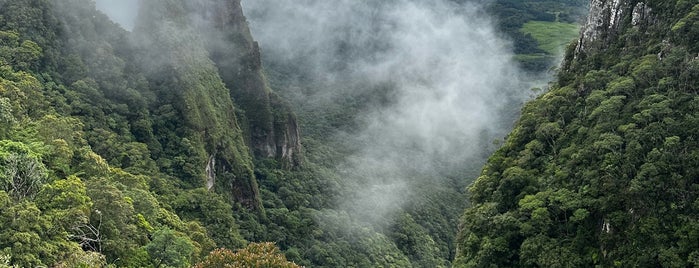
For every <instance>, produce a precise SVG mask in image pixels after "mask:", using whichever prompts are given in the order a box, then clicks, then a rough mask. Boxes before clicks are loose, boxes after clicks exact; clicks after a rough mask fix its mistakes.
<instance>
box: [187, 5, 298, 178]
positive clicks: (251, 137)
mask: <svg viewBox="0 0 699 268" xmlns="http://www.w3.org/2000/svg"><path fill="white" fill-rule="evenodd" d="M196 2H197V3H199V5H200V6H199V7H198V8H197V9H195V10H197V11H198V12H199V16H200V17H201V18H202V20H201V21H200V24H199V25H198V27H200V28H201V32H202V33H205V34H207V35H208V37H207V38H206V40H207V49H208V50H209V52H210V53H211V57H212V59H213V60H214V62H215V63H216V66H217V67H218V68H219V71H220V74H221V78H222V79H223V81H224V82H225V84H226V86H227V87H228V89H229V90H230V92H231V96H232V97H233V100H234V102H235V103H236V105H237V106H238V107H240V108H241V109H242V110H243V113H241V117H243V120H242V121H243V124H244V126H243V128H244V129H245V130H247V131H246V132H247V133H246V134H247V135H248V137H247V140H248V143H249V144H250V147H251V149H252V152H253V153H254V155H255V156H257V157H270V158H276V159H277V160H279V161H280V162H282V164H283V166H286V167H294V166H297V165H299V159H300V155H299V154H300V152H301V144H300V142H299V138H298V136H299V132H298V127H297V124H296V117H295V115H294V114H293V113H292V112H291V109H290V108H289V106H288V105H287V104H285V103H284V102H282V101H281V100H280V99H279V97H278V96H276V94H275V93H274V92H272V91H271V90H270V88H269V86H268V83H267V80H266V78H265V77H264V75H263V72H262V61H261V57H260V48H259V46H258V44H257V42H255V41H253V39H252V36H251V34H250V29H249V28H248V23H247V20H246V18H245V16H244V15H243V11H242V7H241V5H240V1H223V0H208V1H196ZM195 4H196V3H195Z"/></svg>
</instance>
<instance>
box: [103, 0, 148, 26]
mask: <svg viewBox="0 0 699 268" xmlns="http://www.w3.org/2000/svg"><path fill="white" fill-rule="evenodd" d="M139 2H140V0H95V5H96V6H97V9H99V10H100V11H102V12H103V13H105V14H107V15H108V16H109V17H110V18H111V19H112V20H113V21H114V22H116V23H118V24H119V25H121V27H122V28H124V29H126V30H129V31H131V30H132V29H133V27H134V22H135V21H136V17H137V16H138V5H139Z"/></svg>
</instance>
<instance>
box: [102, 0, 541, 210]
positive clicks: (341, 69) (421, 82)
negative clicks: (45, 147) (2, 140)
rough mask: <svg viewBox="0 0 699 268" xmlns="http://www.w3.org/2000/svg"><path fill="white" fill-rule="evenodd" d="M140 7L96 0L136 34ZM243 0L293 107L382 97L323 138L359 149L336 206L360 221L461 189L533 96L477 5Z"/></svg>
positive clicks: (440, 0) (132, 0) (345, 171)
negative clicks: (437, 190) (425, 197)
mask: <svg viewBox="0 0 699 268" xmlns="http://www.w3.org/2000/svg"><path fill="white" fill-rule="evenodd" d="M137 5H138V0H129V1H125V0H97V1H96V6H97V7H98V9H100V10H101V11H102V12H104V13H106V14H107V15H109V16H110V17H111V18H112V20H114V21H115V22H117V23H119V24H120V25H122V26H123V27H124V28H125V29H127V30H131V29H133V23H134V21H135V17H136V13H137V10H138V7H137ZM242 5H243V9H244V12H245V14H246V16H247V18H248V20H249V23H250V28H251V30H252V34H253V37H254V38H255V40H257V41H258V42H259V44H260V47H261V50H262V55H263V57H264V61H265V64H266V65H267V69H268V70H273V71H274V72H275V73H282V74H283V75H284V76H285V78H284V79H286V80H285V81H283V82H284V83H285V85H284V86H285V88H281V89H280V90H283V91H284V92H283V93H284V95H285V96H287V97H290V98H291V99H293V101H292V102H293V103H294V104H295V105H296V107H295V108H296V109H298V110H303V109H309V107H316V108H315V111H320V112H321V113H322V112H323V111H325V110H326V108H327V109H330V108H328V107H338V106H339V104H338V103H340V102H343V101H346V100H347V99H353V98H357V99H360V97H364V98H366V97H367V96H369V97H375V98H377V99H380V100H378V101H372V104H371V105H366V106H364V107H362V108H361V109H360V110H359V111H357V112H356V114H355V115H354V118H352V119H349V120H354V121H353V122H345V123H346V125H351V126H353V127H352V128H351V129H343V130H342V131H333V132H328V133H326V134H327V135H331V137H329V139H330V140H334V141H336V142H337V144H340V145H341V146H344V147H345V148H350V150H349V151H350V152H351V153H350V154H349V155H348V156H346V157H345V158H344V159H343V160H342V161H340V163H339V164H337V166H335V167H334V169H335V171H336V172H337V173H338V174H339V175H340V176H341V177H342V180H343V184H344V185H345V186H347V187H345V188H344V189H347V190H346V191H345V192H344V193H343V194H342V195H341V196H340V197H338V198H339V199H340V200H337V203H338V204H339V206H340V209H343V210H345V211H347V212H349V213H350V214H351V215H353V216H355V217H356V219H357V220H359V221H366V222H367V223H374V222H377V221H385V219H387V218H390V216H391V214H392V212H395V211H396V210H398V209H399V208H401V206H402V205H403V204H404V203H405V202H406V201H408V200H415V199H420V195H424V194H426V193H430V192H429V191H420V190H421V189H420V188H423V187H424V186H428V187H452V188H453V187H459V189H453V191H455V192H456V191H463V190H464V189H463V186H465V185H466V183H467V182H469V180H471V179H474V178H475V176H477V174H478V173H479V172H480V168H481V167H482V164H483V163H484V161H485V159H486V158H487V156H488V155H489V154H490V153H492V151H493V150H494V149H495V147H496V146H495V145H494V141H498V140H502V139H503V138H504V136H505V135H506V134H507V133H508V132H509V130H510V127H511V126H512V124H513V123H514V120H515V119H516V114H517V111H519V108H520V106H521V104H522V102H523V101H524V100H526V99H527V98H528V97H530V91H529V90H528V88H530V87H531V86H532V85H533V83H532V82H531V81H526V80H524V79H523V78H522V76H521V75H520V74H519V70H518V69H517V67H516V66H517V65H516V64H515V63H514V62H513V61H512V54H511V51H510V49H509V46H510V44H509V43H508V42H507V41H506V40H503V39H501V38H500V37H499V36H500V35H498V34H497V33H496V31H495V29H494V28H493V23H492V21H491V20H490V18H489V17H488V16H487V14H485V12H484V10H483V7H482V6H480V5H479V4H476V3H475V1H474V3H466V4H456V3H454V2H453V1H448V0H435V1H427V0H385V1H353V0H336V1H327V0H325V1H324V0H293V1H292V0H243V1H242ZM340 107H341V106H340ZM453 178H457V179H458V180H459V181H460V182H461V183H456V184H453V183H451V182H453V181H451V180H452V179H453ZM432 193H434V192H432ZM458 201H464V202H465V200H455V202H458Z"/></svg>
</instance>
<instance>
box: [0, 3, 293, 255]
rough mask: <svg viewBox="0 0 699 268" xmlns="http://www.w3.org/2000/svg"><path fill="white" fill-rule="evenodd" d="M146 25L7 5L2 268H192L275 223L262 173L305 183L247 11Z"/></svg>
mask: <svg viewBox="0 0 699 268" xmlns="http://www.w3.org/2000/svg"><path fill="white" fill-rule="evenodd" d="M140 10H141V14H140V15H139V18H138V21H137V23H136V26H135V29H134V31H133V32H127V31H125V30H123V29H122V28H120V27H119V26H118V25H117V24H115V23H113V22H111V21H110V20H109V18H108V17H107V16H106V15H104V14H102V13H101V12H98V11H97V10H96V8H95V4H94V2H93V1H89V0H68V1H49V0H16V1H15V0H3V1H0V45H1V48H0V66H2V67H0V68H2V74H0V104H1V105H0V106H1V107H2V109H0V111H1V114H2V121H1V122H0V124H1V127H0V129H1V130H0V140H1V141H0V144H1V145H0V171H1V172H0V178H1V180H0V182H1V184H0V185H1V186H2V188H0V200H1V201H0V203H1V205H2V206H1V207H2V211H1V212H0V222H1V225H2V226H3V227H2V229H1V230H0V256H1V257H2V261H0V265H14V266H18V267H33V266H42V265H47V266H59V267H76V266H84V267H99V266H106V264H107V263H109V264H110V265H116V266H125V267H148V266H154V267H157V266H162V265H167V266H176V267H185V266H190V265H192V264H194V263H195V262H197V261H200V260H203V259H204V257H206V256H207V255H208V254H209V252H211V251H212V250H213V249H214V248H216V247H226V248H231V249H238V248H243V247H245V246H246V245H247V244H248V242H247V241H246V240H245V239H244V238H243V235H241V231H240V230H239V229H238V223H237V222H239V221H238V220H236V218H235V216H238V217H249V218H248V219H249V221H251V222H257V221H265V220H266V216H265V210H264V208H263V204H262V201H261V200H262V198H261V193H260V188H259V183H258V179H257V176H256V174H255V161H263V160H264V161H266V163H267V165H269V166H273V167H274V168H275V169H278V170H280V171H279V172H285V171H287V170H292V169H297V168H298V167H299V165H300V163H301V159H302V155H301V145H300V139H299V134H298V127H297V125H296V118H295V115H294V114H293V112H291V110H290V108H289V107H288V106H287V105H286V104H285V103H284V101H283V100H281V99H280V98H279V97H277V96H276V95H275V93H274V92H272V90H271V89H270V88H269V86H267V82H266V79H265V77H264V76H263V74H262V72H261V66H260V59H259V50H258V48H257V46H256V45H255V43H254V42H253V41H252V39H251V37H250V34H249V30H247V24H246V22H245V19H244V17H243V16H242V13H241V8H240V3H239V2H237V1H225V2H224V1H199V2H195V1H158V2H155V1H153V2H150V1H148V2H145V1H144V2H143V3H142V6H141V8H140ZM214 59H216V60H214ZM222 59H225V61H224V60H222ZM236 211H237V212H236ZM234 215H235V216H234ZM240 221H243V220H240ZM249 245H250V250H251V252H253V253H250V254H252V255H254V254H258V253H262V252H270V254H272V255H274V254H278V252H275V251H274V250H278V249H276V248H275V247H274V246H272V247H271V248H270V247H269V246H267V245H260V246H258V245H257V244H255V243H250V244H249ZM241 252H242V251H241ZM254 252H257V253H254ZM220 254H223V255H225V254H226V252H223V253H220ZM241 254H242V253H241ZM265 254H266V253H265ZM240 256H241V257H242V258H245V257H246V255H240ZM270 256H271V255H270ZM282 257H283V256H282ZM279 260H283V261H286V259H285V258H281V259H277V261H279Z"/></svg>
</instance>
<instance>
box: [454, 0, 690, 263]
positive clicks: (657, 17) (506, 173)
mask: <svg viewBox="0 0 699 268" xmlns="http://www.w3.org/2000/svg"><path fill="white" fill-rule="evenodd" d="M590 6H591V9H590V16H589V18H588V20H587V23H586V24H585V26H584V27H583V30H582V34H581V36H580V39H579V41H578V42H577V43H575V44H572V45H571V46H569V47H568V49H567V51H566V54H565V60H564V64H563V66H562V68H561V71H560V73H559V74H558V78H557V80H556V81H555V83H554V85H553V86H552V88H551V89H550V90H549V91H548V92H547V93H545V94H544V95H542V96H540V97H538V98H537V99H536V100H533V101H531V102H529V103H527V104H526V106H525V107H524V109H523V111H522V117H521V118H520V119H519V121H518V123H517V125H516V126H515V129H514V131H512V133H510V135H509V136H508V138H507V140H506V142H505V143H504V145H503V146H502V148H500V149H499V150H498V151H497V152H496V153H495V154H494V155H493V156H491V157H490V159H489V160H488V163H487V164H486V166H485V168H484V169H483V171H482V173H481V175H480V177H479V178H478V179H477V180H476V182H475V183H474V184H473V185H472V186H471V187H470V188H469V192H470V200H471V203H472V206H471V207H470V208H468V209H467V210H466V212H465V213H464V215H463V217H462V223H461V231H460V235H459V239H458V241H459V242H458V253H457V258H456V261H455V266H458V267H482V266H492V265H497V266H503V267H508V266H525V267H570V266H573V267H594V266H602V267H613V266H615V267H691V266H696V265H699V245H698V244H697V243H696V242H697V241H699V236H698V234H699V225H697V222H699V221H698V220H699V219H698V218H697V215H699V206H698V205H699V181H698V180H697V178H699V174H698V172H699V169H698V167H699V144H697V139H696V135H695V133H696V131H697V129H699V121H697V116H699V111H698V110H697V109H698V108H699V106H698V105H699V97H698V96H697V89H699V88H697V85H699V76H697V74H699V57H698V55H699V54H698V53H699V46H697V44H698V42H697V40H698V39H697V37H698V36H699V5H697V4H696V2H694V1H682V0H680V1H673V0H667V1H660V0H658V1H646V2H643V1H636V0H622V1H606V0H594V1H592V3H591V5H590Z"/></svg>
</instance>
